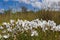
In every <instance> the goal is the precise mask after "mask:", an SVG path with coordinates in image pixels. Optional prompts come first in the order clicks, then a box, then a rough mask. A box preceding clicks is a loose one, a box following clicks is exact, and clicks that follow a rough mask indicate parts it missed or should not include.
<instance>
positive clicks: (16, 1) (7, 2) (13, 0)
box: [0, 0, 42, 10]
mask: <svg viewBox="0 0 60 40" xmlns="http://www.w3.org/2000/svg"><path fill="white" fill-rule="evenodd" d="M20 1H21V2H20ZM35 1H36V0H35ZM37 1H39V2H42V0H37ZM29 2H30V1H29ZM31 2H34V1H31ZM21 6H25V7H27V8H28V9H30V10H34V8H36V10H37V9H39V8H38V7H34V6H33V5H31V4H28V3H27V2H26V1H24V0H23V1H22V0H0V9H4V10H8V9H9V8H13V9H17V8H18V9H19V8H20V7H21Z"/></svg>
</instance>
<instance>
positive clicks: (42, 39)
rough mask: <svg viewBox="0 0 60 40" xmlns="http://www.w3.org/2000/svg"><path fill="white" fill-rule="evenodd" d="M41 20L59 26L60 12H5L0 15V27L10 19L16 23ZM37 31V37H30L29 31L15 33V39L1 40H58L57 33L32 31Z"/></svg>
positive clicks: (39, 30) (59, 33)
mask: <svg viewBox="0 0 60 40" xmlns="http://www.w3.org/2000/svg"><path fill="white" fill-rule="evenodd" d="M37 18H39V19H43V20H46V21H48V20H53V21H54V22H56V23H57V25H58V24H60V12H59V11H45V10H41V11H38V12H32V11H30V12H16V13H11V12H8V11H7V12H5V13H4V14H0V25H2V23H3V22H10V19H13V20H15V21H17V19H22V20H29V21H31V20H34V19H37ZM34 30H37V32H38V36H30V31H29V30H28V31H24V33H20V32H17V33H18V34H17V35H15V37H16V38H15V37H9V38H7V39H4V38H2V39H1V40H60V32H59V31H54V32H53V31H51V30H47V31H45V32H44V31H42V29H41V28H37V29H34Z"/></svg>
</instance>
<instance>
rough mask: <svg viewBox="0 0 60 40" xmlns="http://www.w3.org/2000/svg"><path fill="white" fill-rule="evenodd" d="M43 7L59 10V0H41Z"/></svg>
mask: <svg viewBox="0 0 60 40" xmlns="http://www.w3.org/2000/svg"><path fill="white" fill-rule="evenodd" d="M42 3H43V5H44V8H46V9H47V8H50V9H51V10H60V0H43V2H42Z"/></svg>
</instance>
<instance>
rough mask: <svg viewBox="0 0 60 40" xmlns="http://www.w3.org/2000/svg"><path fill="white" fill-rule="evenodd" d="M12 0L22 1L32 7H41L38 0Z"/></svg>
mask: <svg viewBox="0 0 60 40" xmlns="http://www.w3.org/2000/svg"><path fill="white" fill-rule="evenodd" d="M14 1H18V2H20V3H21V2H23V3H26V4H31V5H32V6H33V7H37V8H41V6H42V3H41V2H39V0H14Z"/></svg>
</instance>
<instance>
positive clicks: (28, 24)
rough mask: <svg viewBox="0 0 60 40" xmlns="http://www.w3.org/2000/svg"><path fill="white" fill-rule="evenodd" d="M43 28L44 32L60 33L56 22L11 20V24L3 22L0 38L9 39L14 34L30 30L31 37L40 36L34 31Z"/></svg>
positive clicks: (59, 27)
mask: <svg viewBox="0 0 60 40" xmlns="http://www.w3.org/2000/svg"><path fill="white" fill-rule="evenodd" d="M37 28H41V29H42V31H44V32H45V31H46V30H52V31H60V25H56V23H55V22H54V21H51V20H48V21H46V20H42V19H41V20H39V19H35V20H32V21H28V20H20V19H18V20H17V21H15V20H10V22H9V23H7V22H3V23H2V25H1V26H0V38H9V37H10V36H13V35H14V34H17V32H19V33H24V31H28V30H30V32H31V36H38V32H37V31H36V30H34V29H37Z"/></svg>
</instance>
